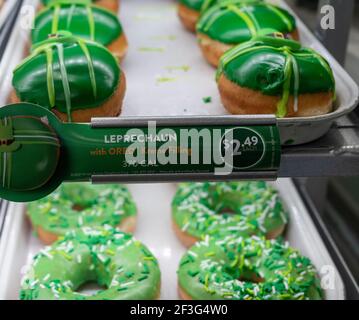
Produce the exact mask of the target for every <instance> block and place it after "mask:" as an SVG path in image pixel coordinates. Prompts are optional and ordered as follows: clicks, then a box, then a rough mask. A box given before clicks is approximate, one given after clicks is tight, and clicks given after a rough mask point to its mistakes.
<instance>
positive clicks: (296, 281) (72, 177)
mask: <svg viewBox="0 0 359 320" xmlns="http://www.w3.org/2000/svg"><path fill="white" fill-rule="evenodd" d="M200 2H201V1H197V2H196V1H189V0H179V1H177V0H121V1H115V0H101V1H90V0H89V1H87V0H75V1H69V0H54V1H38V0H20V1H5V3H4V5H3V6H2V7H1V5H0V7H1V11H0V26H1V29H0V84H1V90H0V103H1V105H2V106H6V108H9V107H11V105H12V104H14V106H15V105H21V106H22V107H23V106H25V107H26V106H27V105H29V108H30V107H31V108H34V105H40V106H41V107H43V108H44V109H46V113H45V114H44V115H43V116H42V117H41V116H39V115H40V114H42V113H41V112H43V111H41V112H40V111H39V115H37V116H39V117H38V118H32V117H31V116H29V114H27V115H26V116H23V117H19V116H18V115H17V114H16V112H15V111H14V113H13V114H12V115H11V116H6V117H3V114H5V113H4V112H5V111H3V113H2V111H1V108H0V137H1V144H0V155H1V157H0V168H2V170H1V172H0V182H1V183H2V184H1V187H0V189H1V195H2V196H3V195H4V194H6V191H7V190H10V191H11V196H10V197H9V198H8V199H7V200H17V199H20V198H17V194H20V195H21V194H23V193H28V194H29V195H30V193H31V196H32V195H35V196H34V197H33V198H31V196H29V197H24V199H25V198H26V200H27V199H32V200H36V201H35V202H31V203H29V204H26V203H17V202H11V201H7V200H5V199H4V200H1V203H0V300H18V299H21V300H36V299H38V300H51V299H59V300H73V299H77V300H80V299H81V300H85V299H93V300H108V299H110V300H133V299H135V300H136V299H137V300H156V299H157V300H159V299H160V300H179V299H183V300H186V299H189V300H201V299H204V300H220V299H224V300H232V299H236V300H252V299H254V300H282V299H283V300H292V299H295V300H311V299H313V300H318V299H323V300H345V299H357V298H358V297H359V289H358V285H357V282H356V279H355V278H356V274H355V271H351V270H350V268H349V266H348V265H347V264H346V262H345V259H344V258H343V256H342V253H341V252H340V250H339V249H338V246H337V244H336V243H335V240H334V239H333V237H332V235H331V233H330V232H329V231H328V230H329V229H328V227H327V226H326V223H325V222H324V221H325V219H324V218H323V216H322V214H321V213H319V212H324V209H323V208H318V205H317V203H318V202H320V204H321V206H323V207H324V206H325V200H324V199H322V198H323V197H325V195H324V194H325V190H327V189H326V188H327V186H325V184H323V185H324V187H323V185H321V187H322V188H323V191H319V190H320V188H316V187H315V183H317V180H316V178H319V177H321V179H324V177H336V176H345V177H348V176H359V158H358V149H359V147H358V146H359V134H358V130H357V128H358V125H357V122H356V121H357V117H356V116H355V114H354V113H353V111H354V110H355V108H356V107H357V104H358V97H359V89H358V86H357V84H356V83H355V81H354V80H353V79H352V77H351V75H349V73H348V71H347V70H346V69H345V68H344V67H343V66H342V65H341V63H339V62H338V61H337V60H336V58H335V57H334V56H333V55H332V53H330V51H329V50H328V49H326V48H325V41H324V43H321V42H320V41H319V40H318V38H317V37H316V36H315V35H314V34H313V33H312V32H311V31H310V30H309V28H308V27H307V26H306V25H305V23H304V22H302V20H301V19H300V18H299V16H298V14H297V12H296V11H295V10H293V6H290V5H289V4H288V1H275V0H269V1H260V0H250V1H249V0H218V1H212V0H209V1H208V0H204V1H203V4H201V5H200V6H199V5H198V3H200ZM334 2H335V1H334ZM0 3H1V2H0ZM289 3H290V4H292V3H291V2H290V1H289ZM297 40H299V41H300V42H298V41H297ZM6 108H4V109H3V110H6ZM31 108H30V109H31ZM7 110H9V109H7ZM49 111H51V113H52V115H51V116H50V117H47V114H48V113H47V112H49ZM29 112H30V111H29ZM353 114H354V116H353ZM34 119H36V121H35V120H34ZM54 119H56V120H54ZM155 121H158V123H159V124H161V126H162V127H163V126H168V127H171V128H176V130H177V129H178V130H179V128H182V127H186V128H187V127H190V128H192V127H196V126H197V127H201V128H206V127H210V128H213V127H217V126H223V127H225V126H231V127H232V128H235V129H234V130H241V128H242V129H243V128H245V129H246V130H247V131H251V130H252V131H253V129H251V128H253V127H255V128H256V130H265V129H268V132H270V134H271V135H270V138H268V139H267V140H265V139H263V138H262V140H260V139H258V138H255V140H248V139H247V140H246V142H245V143H247V144H249V147H248V149H246V150H252V149H251V147H252V145H251V143H252V144H255V145H257V144H258V143H263V149H264V151H263V154H262V155H261V156H260V157H259V158H258V159H256V160H255V161H253V162H255V165H253V164H252V163H251V164H248V165H242V166H241V167H240V170H238V172H237V171H236V172H233V177H232V178H231V179H229V178H228V179H226V178H223V177H222V178H218V177H217V178H216V179H212V178H213V176H212V175H211V174H209V173H208V172H207V171H204V170H203V171H201V170H200V169H199V168H198V167H195V169H192V171H188V172H170V171H168V170H167V169H168V168H167V167H165V165H163V169H161V168H158V166H160V165H157V164H156V165H154V166H153V167H154V168H150V169H148V168H147V167H145V166H144V165H141V166H139V167H140V169H134V170H132V171H131V170H130V169H128V171H126V172H125V171H124V172H123V175H120V174H116V173H114V172H115V171H116V170H117V168H116V170H115V169H114V170H112V169H109V167H108V165H109V164H108V163H107V162H106V161H103V163H102V164H101V160H98V159H96V160H94V161H93V162H94V163H95V162H96V163H95V164H94V166H93V167H96V170H97V171H96V172H95V171H94V172H91V174H89V173H88V172H80V171H81V170H80V169H79V168H80V167H81V164H77V163H79V162H81V161H82V160H83V159H85V158H83V159H82V158H81V157H79V156H78V154H79V153H80V152H84V150H86V152H88V153H89V154H90V157H88V158H86V159H85V160H83V162H84V163H87V166H88V167H91V165H90V164H88V163H89V162H91V159H94V158H95V157H97V158H99V159H100V157H101V156H103V153H106V151H104V150H105V147H106V144H111V143H112V144H113V145H115V143H120V142H121V143H124V142H123V141H122V140H121V139H123V137H122V138H121V135H120V134H117V132H120V131H116V130H120V129H123V128H132V127H133V128H138V127H139V126H140V127H141V126H142V125H143V124H144V123H147V122H148V123H150V122H151V123H152V122H155ZM55 122H56V125H53V124H54V123H55ZM24 123H25V124H24ZM358 123H359V122H358ZM258 127H259V129H258ZM54 128H55V129H54ZM61 128H63V129H61ZM71 128H73V131H72V135H71V134H69V132H71V130H72V129H71ZM263 128H264V129H263ZM273 128H275V129H273ZM59 130H63V133H62V132H61V134H59ZM86 130H89V131H91V130H92V131H91V132H92V133H93V132H95V133H94V134H93V135H92V133H91V134H90V135H88V136H86V134H87V133H86V132H88V131H86ZM101 130H103V132H106V135H105V138H104V144H103V145H104V148H102V147H98V148H97V149H96V151H93V150H91V151H89V150H90V148H89V147H88V146H89V145H91V143H92V144H95V142H96V141H97V140H96V139H98V138H97V136H96V133H98V132H102V131H101ZM111 130H112V131H113V135H110V134H107V133H108V132H111ZM273 130H275V132H277V133H275V134H273ZM253 132H255V131H253ZM257 132H258V131H257ZM121 134H122V133H121ZM276 134H277V135H278V136H276ZM263 135H264V134H263ZM257 136H259V137H261V136H260V135H258V134H257ZM168 137H169V136H166V137H165V138H166V139H169V138H168ZM224 137H225V134H223V132H222V133H221V137H220V138H221V139H224ZM76 138H78V140H79V141H80V140H81V139H83V141H86V140H87V141H86V143H87V144H88V145H86V144H85V143H83V144H81V143H78V144H76V142H74V141H76ZM165 138H163V139H165ZM232 138H233V137H232ZM71 139H72V140H71ZM116 139H117V140H116ZM127 139H130V138H128V137H127ZM132 139H133V137H132ZM164 141H167V140H163V141H162V142H164ZM225 141H227V140H225ZM125 142H126V141H125ZM127 142H128V141H127ZM147 142H148V141H147ZM16 143H18V145H17V144H16ZM221 143H222V140H221ZM84 145H85V147H84ZM64 146H65V147H66V148H73V149H76V148H77V147H78V149H77V152H78V154H75V153H74V154H73V155H71V152H68V150H66V152H64ZM121 146H122V145H121ZM60 147H61V148H60ZM86 147H88V149H86ZM241 147H242V146H241ZM244 147H246V146H244ZM36 148H38V149H36ZM221 148H222V147H221ZM221 148H220V152H222V151H223V150H224V149H223V150H222V149H221ZM270 148H272V149H270ZM120 149H121V148H120V147H118V148H116V149H114V148H113V149H111V150H115V151H116V155H117V156H119V155H120V153H121V152H122V151H121V150H120ZM253 149H255V148H254V147H253ZM39 150H40V151H39ZM241 150H242V149H241ZM115 151H114V152H115ZM270 151H271V152H272V153H270ZM176 152H177V151H176ZM31 153H34V154H36V155H38V157H39V158H41V157H42V158H45V156H44V154H45V153H51V157H52V158H51V159H48V161H49V162H51V163H50V164H49V163H44V162H40V160H38V159H35V158H36V157H34V159H33V161H32V160H31V161H30V159H29V160H27V158H29V157H30V154H31ZM43 153H44V154H43ZM242 153H243V150H242ZM242 153H240V155H242ZM121 156H122V155H121ZM91 157H92V158H91ZM222 157H223V155H222ZM88 159H90V160H88ZM36 161H38V163H37V164H35V162H36ZM248 161H250V160H248ZM251 161H252V160H251ZM264 161H267V163H270V164H271V165H268V164H267V165H264V164H263V162H264ZM32 162H33V163H32ZM24 163H26V165H24ZM74 163H75V165H74ZM109 163H110V162H109ZM101 165H103V168H101ZM232 165H233V164H232ZM261 165H262V167H261ZM30 166H32V167H34V168H36V170H38V171H36V170H31V172H30V174H28V173H27V172H28V169H29V167H30ZM72 166H73V167H72ZM15 167H18V168H20V167H21V170H20V169H19V170H17V169H13V168H15ZM44 167H46V170H45V169H44ZM74 167H75V168H76V169H77V170H78V171H79V172H71V170H72V169H73V168H74ZM234 167H235V168H236V165H235V166H234ZM59 168H60V169H59ZM91 168H92V167H91ZM22 169H23V170H22ZM84 170H85V169H84ZM86 170H87V169H86ZM111 170H112V171H111ZM146 170H148V171H147V172H146ZM156 170H157V171H156ZM206 170H207V169H206ZM60 171H61V174H60V173H59V172H60ZM54 172H55V173H54ZM146 173H147V174H146ZM182 173H183V175H182ZM55 174H56V175H58V176H56V181H55V182H53V181H52V179H53V176H54V175H55ZM42 175H43V176H42ZM303 177H307V178H303ZM62 178H63V180H66V183H64V184H62V185H61V186H60V183H61V181H60V180H61V179H62ZM258 179H261V180H260V181H259V180H258ZM312 179H313V181H314V182H313V185H314V187H313V188H312V189H310V188H309V187H308V186H309V185H312V184H311V181H312ZM214 180H215V181H216V182H213V181H214ZM234 180H236V181H234ZM237 180H242V181H237ZM262 180H263V181H262ZM264 180H268V181H267V182H264ZM68 181H70V182H75V183H69V182H68ZM209 181H210V182H209ZM321 181H322V180H321ZM49 182H51V186H50V187H49V189H48V190H49V192H47V190H45V192H47V194H46V197H44V198H43V199H39V198H40V195H41V197H43V196H44V195H45V193H44V192H43V191H44V189H43V188H44V186H46V184H47V183H49ZM88 182H93V183H94V185H90V184H89V183H88ZM109 183H118V185H116V186H111V185H107V184H109ZM96 184H101V185H96ZM102 184H104V185H102ZM38 185H41V186H40V187H41V188H42V189H41V192H40V193H36V188H37V187H38ZM59 186H60V187H59ZM40 187H39V189H40ZM56 187H59V188H58V189H57V190H56V191H54V190H55V189H56ZM50 189H51V190H50ZM4 190H5V191H4ZM34 190H35V191H34ZM50 191H51V192H50ZM9 194H10V193H9ZM14 194H16V196H14ZM4 198H6V197H4ZM35 198H36V199H35ZM319 199H321V200H320V201H319ZM20 201H21V199H20ZM356 209H357V208H356ZM64 212H65V213H64ZM357 231H358V230H357ZM132 234H133V235H132ZM354 234H355V232H354ZM353 274H354V275H353Z"/></svg>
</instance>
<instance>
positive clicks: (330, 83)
mask: <svg viewBox="0 0 359 320" xmlns="http://www.w3.org/2000/svg"><path fill="white" fill-rule="evenodd" d="M222 74H224V75H225V76H226V78H227V79H229V80H230V81H232V82H234V83H236V84H238V85H240V86H241V87H246V88H250V89H252V90H257V91H260V92H262V93H263V94H265V95H270V96H281V97H282V98H281V100H280V102H279V104H278V110H277V116H278V117H284V116H285V115H286V114H287V104H288V101H289V98H290V96H291V95H292V96H294V98H295V103H296V104H297V102H298V95H299V94H306V93H322V92H323V93H327V92H333V93H334V92H335V80H334V76H333V72H332V70H331V68H330V65H329V63H328V62H327V61H326V60H325V59H324V58H323V57H322V56H321V55H320V54H319V53H317V52H315V51H314V50H312V49H309V48H304V47H302V46H301V45H300V44H299V43H298V42H295V41H291V40H287V39H281V38H271V37H268V36H260V37H255V38H253V40H251V41H249V42H246V43H244V44H242V45H238V46H236V47H234V48H233V49H230V50H229V51H228V52H226V53H225V54H224V55H223V57H222V58H221V61H220V65H219V68H218V71H217V78H218V77H219V76H220V75H222ZM334 97H335V94H334V95H333V98H334ZM295 108H296V106H295Z"/></svg>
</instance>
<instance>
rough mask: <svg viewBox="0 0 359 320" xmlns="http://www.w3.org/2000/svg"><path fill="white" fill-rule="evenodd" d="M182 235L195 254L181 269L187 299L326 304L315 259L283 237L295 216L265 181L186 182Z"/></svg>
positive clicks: (178, 205) (177, 217) (179, 208)
mask: <svg viewBox="0 0 359 320" xmlns="http://www.w3.org/2000/svg"><path fill="white" fill-rule="evenodd" d="M172 220H173V225H174V230H175V233H176V234H177V236H178V238H179V239H180V241H181V242H182V243H183V244H184V245H185V246H186V247H190V249H189V250H188V251H187V252H186V254H185V255H184V256H183V257H182V259H181V261H180V266H179V269H178V287H179V295H180V297H181V298H183V299H200V300H202V299H216V300H217V299H236V300H286V299H289V300H290V299H308V300H309V299H321V298H322V296H323V295H322V290H321V288H320V283H319V278H318V276H317V272H316V270H315V268H314V266H313V265H312V263H311V262H310V260H309V259H308V258H306V257H304V256H302V255H300V253H299V252H298V251H297V250H295V249H293V248H291V247H289V245H288V243H287V242H285V241H283V239H282V237H281V236H282V235H283V233H284V231H285V228H286V225H287V223H288V215H287V212H286V209H285V206H284V205H283V203H282V200H281V198H280V196H279V194H278V192H277V191H276V190H275V189H274V188H273V187H272V186H270V185H268V184H266V183H265V182H227V183H224V182H221V183H209V182H207V183H184V184H181V185H180V186H179V187H178V190H177V192H176V195H175V197H174V199H173V202H172Z"/></svg>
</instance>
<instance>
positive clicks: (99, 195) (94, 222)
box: [27, 183, 137, 243]
mask: <svg viewBox="0 0 359 320" xmlns="http://www.w3.org/2000/svg"><path fill="white" fill-rule="evenodd" d="M136 212H137V209H136V205H135V203H134V201H133V199H132V196H131V194H130V192H129V190H128V189H127V188H126V187H125V186H121V185H110V186H108V185H91V184H90V183H65V184H63V185H61V186H60V187H59V188H58V189H57V190H56V191H55V192H53V193H52V194H51V195H49V196H47V197H46V198H43V199H41V200H38V201H35V202H31V203H29V204H28V205H27V213H28V215H29V217H30V220H31V223H32V225H33V227H34V228H35V230H38V229H39V228H41V234H39V236H40V237H41V235H42V234H43V233H44V232H46V233H49V234H51V235H52V236H53V237H51V238H53V240H55V239H56V238H57V237H59V236H63V235H65V234H66V233H67V232H68V231H69V230H72V229H75V228H80V227H96V226H102V225H110V226H112V227H119V228H120V229H121V230H123V231H126V232H129V231H133V228H134V226H135V221H130V219H129V218H131V217H132V218H135V216H136ZM130 222H131V223H130ZM121 226H122V227H123V229H122V228H121ZM42 240H43V241H44V242H45V243H50V242H52V241H45V239H42Z"/></svg>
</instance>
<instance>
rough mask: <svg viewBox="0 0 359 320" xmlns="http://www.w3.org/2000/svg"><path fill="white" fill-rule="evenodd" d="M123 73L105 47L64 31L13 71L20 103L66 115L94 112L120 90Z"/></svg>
mask: <svg viewBox="0 0 359 320" xmlns="http://www.w3.org/2000/svg"><path fill="white" fill-rule="evenodd" d="M120 74H121V70H120V68H119V65H118V62H117V60H116V58H115V57H114V56H113V55H112V53H111V52H109V51H108V50H107V49H106V48H105V47H103V46H102V45H100V44H97V43H95V42H92V41H87V40H83V39H80V38H78V37H75V36H72V35H71V34H70V33H68V32H65V31H62V32H59V33H58V35H57V36H55V37H52V38H49V39H48V40H45V41H43V42H40V43H38V44H37V45H35V46H34V47H33V51H32V54H31V55H30V56H29V57H28V58H26V59H25V60H24V61H23V62H22V63H21V64H20V65H19V66H17V67H16V69H15V70H14V75H13V87H14V88H15V91H16V94H17V96H18V97H19V98H20V100H21V101H25V102H32V103H35V104H39V105H41V106H44V107H47V108H49V109H51V108H56V109H57V110H59V111H61V112H66V113H67V115H68V118H69V119H70V120H71V111H73V110H78V109H87V108H95V107H98V106H100V105H101V104H103V103H104V102H106V101H107V100H108V99H109V98H111V96H112V95H113V93H114V92H115V91H116V90H117V87H118V86H119V81H120Z"/></svg>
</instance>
